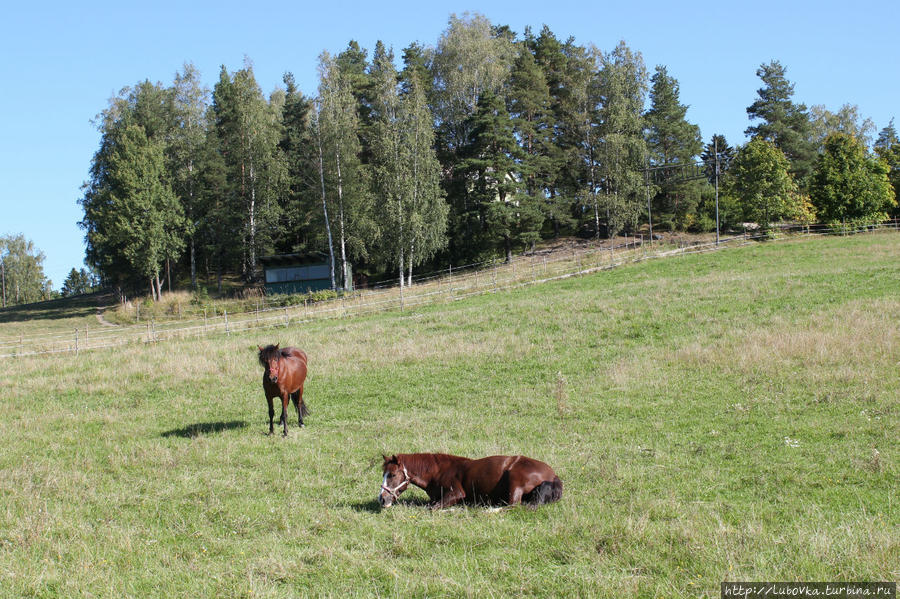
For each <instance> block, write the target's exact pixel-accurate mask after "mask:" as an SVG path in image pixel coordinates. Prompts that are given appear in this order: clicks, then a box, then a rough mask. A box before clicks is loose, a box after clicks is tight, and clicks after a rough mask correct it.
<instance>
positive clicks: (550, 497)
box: [522, 476, 563, 505]
mask: <svg viewBox="0 0 900 599" xmlns="http://www.w3.org/2000/svg"><path fill="white" fill-rule="evenodd" d="M562 492H563V484H562V481H561V480H559V477H558V476H554V477H553V480H545V481H544V482H542V483H541V484H539V485H538V486H536V487H535V488H533V489H532V490H531V491H529V492H528V493H527V494H525V496H523V497H522V503H527V504H529V505H541V504H543V503H553V502H554V501H559V500H560V499H561V498H562Z"/></svg>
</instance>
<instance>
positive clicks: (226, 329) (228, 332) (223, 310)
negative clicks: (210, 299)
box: [222, 308, 231, 335]
mask: <svg viewBox="0 0 900 599" xmlns="http://www.w3.org/2000/svg"><path fill="white" fill-rule="evenodd" d="M222 312H223V313H224V314H225V333H226V334H227V335H230V334H231V331H229V330H228V310H226V309H225V308H222Z"/></svg>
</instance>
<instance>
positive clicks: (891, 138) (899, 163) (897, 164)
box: [875, 119, 900, 218]
mask: <svg viewBox="0 0 900 599" xmlns="http://www.w3.org/2000/svg"><path fill="white" fill-rule="evenodd" d="M875 153H876V154H878V156H879V157H880V158H881V159H882V160H884V162H885V164H887V166H888V169H890V170H889V172H888V180H890V182H891V187H892V188H893V190H894V200H895V202H896V201H897V200H898V198H900V140H898V138H897V131H896V129H894V119H891V122H890V123H888V126H887V127H885V128H884V129H882V130H881V131H880V132H879V134H878V139H877V140H876V141H875ZM891 214H892V215H893V216H894V217H895V218H896V217H897V216H900V213H898V211H897V204H896V203H895V204H894V210H893V212H892V213H891Z"/></svg>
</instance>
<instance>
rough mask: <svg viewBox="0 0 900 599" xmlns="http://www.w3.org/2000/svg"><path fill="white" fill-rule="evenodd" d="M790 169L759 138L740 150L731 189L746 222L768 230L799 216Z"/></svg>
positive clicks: (774, 149)
mask: <svg viewBox="0 0 900 599" xmlns="http://www.w3.org/2000/svg"><path fill="white" fill-rule="evenodd" d="M789 168H790V165H789V163H788V160H787V158H786V157H785V155H784V153H782V151H781V150H779V149H778V148H777V147H776V146H775V144H774V143H772V142H770V141H767V140H765V139H762V138H760V137H754V138H753V139H752V140H750V141H749V142H748V143H747V145H745V146H744V147H743V148H741V149H740V150H739V151H738V153H737V156H736V157H735V159H734V162H733V163H732V165H731V171H730V174H731V180H730V181H731V182H730V188H731V192H732V193H734V194H735V196H737V198H738V199H739V201H740V204H741V209H742V212H743V216H744V218H745V219H747V220H750V221H753V222H756V223H758V224H759V225H760V227H762V228H763V230H766V229H768V227H769V225H770V224H771V223H773V222H776V221H778V220H781V219H784V218H792V217H794V216H795V215H796V214H798V212H799V208H800V205H799V195H798V194H797V186H796V184H795V183H794V180H793V178H792V177H791V175H790V173H789V172H788V169H789Z"/></svg>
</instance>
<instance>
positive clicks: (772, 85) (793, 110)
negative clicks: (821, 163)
mask: <svg viewBox="0 0 900 599" xmlns="http://www.w3.org/2000/svg"><path fill="white" fill-rule="evenodd" d="M785 73H786V69H785V68H784V67H783V66H782V64H781V63H780V62H778V61H777V60H773V61H772V62H770V63H769V64H763V65H760V67H759V69H757V71H756V75H757V76H758V77H759V78H760V79H762V81H763V84H764V86H763V87H761V88H760V89H758V90H757V92H756V93H757V94H758V96H759V98H757V100H756V101H755V102H753V104H751V105H750V106H748V107H747V115H748V116H749V117H750V119H751V120H753V119H758V120H762V121H763V122H761V123H760V124H758V125H753V126H750V127H747V129H746V130H745V131H744V133H745V134H746V135H749V136H751V137H761V138H762V139H764V140H766V141H770V142H772V143H774V144H775V147H777V148H778V149H779V150H781V151H782V152H783V153H784V155H785V156H787V158H788V160H789V161H790V164H791V174H792V175H793V176H794V179H795V180H797V181H798V182H799V183H800V185H801V187H803V186H805V185H806V180H807V178H808V177H809V175H810V174H811V173H812V169H813V165H814V162H815V147H814V146H813V143H812V142H811V141H810V139H811V135H812V134H811V126H810V122H809V114H807V112H806V105H805V104H794V102H793V101H792V100H791V97H792V96H793V95H794V84H793V83H791V82H790V81H788V80H787V78H786V77H785Z"/></svg>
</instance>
